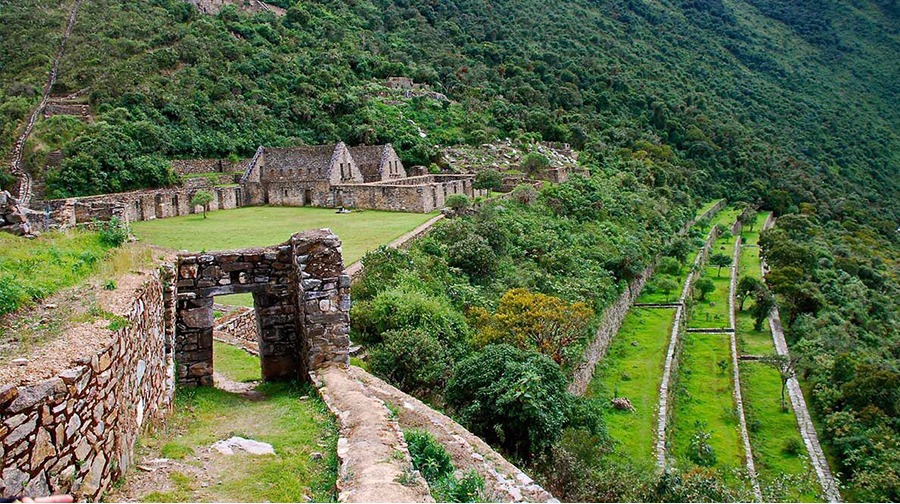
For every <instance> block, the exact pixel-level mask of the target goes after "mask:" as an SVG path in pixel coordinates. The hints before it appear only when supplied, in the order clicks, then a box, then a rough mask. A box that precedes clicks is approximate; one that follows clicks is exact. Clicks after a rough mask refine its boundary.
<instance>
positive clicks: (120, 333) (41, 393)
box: [0, 269, 174, 500]
mask: <svg viewBox="0 0 900 504" xmlns="http://www.w3.org/2000/svg"><path fill="white" fill-rule="evenodd" d="M171 275H172V271H171V269H163V270H160V271H156V272H154V273H153V274H152V275H151V277H150V279H149V280H147V281H146V282H145V283H144V284H143V285H142V286H141V287H140V288H139V289H138V290H137V291H136V292H135V294H134V298H133V301H132V303H131V307H130V309H129V310H128V312H127V313H125V314H123V315H124V318H125V320H126V325H125V327H123V328H121V329H119V330H117V331H115V332H114V333H113V334H112V336H111V338H112V340H111V343H110V344H109V345H108V346H106V347H105V348H104V349H103V350H101V351H100V352H98V353H96V354H94V355H89V356H84V357H82V358H80V359H77V360H76V361H74V366H73V367H71V368H69V369H66V370H65V371H63V372H61V373H59V374H58V375H57V376H55V377H53V378H50V379H48V380H44V381H42V382H38V383H36V384H31V385H22V386H16V385H6V386H3V387H2V388H0V460H2V468H3V469H2V474H0V494H2V495H5V496H19V495H26V496H44V495H50V494H51V493H72V494H74V495H75V496H76V498H78V499H87V500H95V499H97V498H98V497H99V496H100V495H102V494H103V493H104V492H105V491H106V490H107V489H108V488H109V486H110V484H111V483H112V482H113V481H115V480H116V479H117V478H118V477H119V476H120V475H121V474H123V472H124V471H125V470H126V469H127V468H128V467H129V466H130V465H131V463H132V458H133V453H134V452H133V448H134V443H135V440H136V439H137V437H138V435H139V434H140V433H141V432H142V431H143V430H144V429H145V427H146V426H147V425H148V424H149V423H151V422H154V421H158V420H160V419H162V418H164V417H165V416H166V414H167V413H168V412H169V409H170V407H171V404H172V395H173V392H174V374H173V373H174V364H173V360H172V342H173V340H174V323H173V320H174V302H173V294H174V293H173V290H172V289H173V288H174V284H173V283H172V282H171Z"/></svg>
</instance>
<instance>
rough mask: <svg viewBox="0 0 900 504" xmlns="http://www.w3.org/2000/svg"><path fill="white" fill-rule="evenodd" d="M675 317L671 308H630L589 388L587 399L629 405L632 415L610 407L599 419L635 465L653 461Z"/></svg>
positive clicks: (598, 366)
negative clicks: (620, 401) (617, 399)
mask: <svg viewBox="0 0 900 504" xmlns="http://www.w3.org/2000/svg"><path fill="white" fill-rule="evenodd" d="M674 315H675V310H674V309H672V310H670V309H645V308H632V309H631V310H630V311H629V312H628V315H627V316H626V317H625V321H624V322H623V324H622V328H621V329H620V330H619V333H618V334H617V335H616V337H615V339H614V340H613V343H612V345H611V346H610V348H609V353H608V354H607V356H606V357H605V358H604V359H603V360H601V361H600V362H599V363H598V364H597V369H596V371H595V372H594V378H593V379H592V380H591V383H590V384H589V386H588V391H587V395H588V396H589V397H596V398H601V399H603V400H604V402H608V401H609V399H612V398H613V397H625V398H627V399H628V400H629V401H631V404H632V405H633V406H634V408H635V411H633V412H631V411H619V410H615V409H612V408H610V409H608V410H606V412H605V415H604V416H605V420H606V425H607V428H608V430H609V434H610V436H611V437H612V438H613V439H615V440H616V441H617V442H618V449H619V451H620V453H622V454H623V455H625V456H627V457H629V458H630V459H631V460H632V461H633V462H635V463H638V464H641V463H646V464H649V463H650V462H651V460H652V453H653V441H654V439H655V435H656V434H655V433H656V413H657V405H658V402H659V386H660V382H661V381H662V370H663V367H664V365H665V360H666V350H667V347H668V341H669V334H670V333H671V329H672V320H673V318H674ZM633 342H637V345H632V343H633Z"/></svg>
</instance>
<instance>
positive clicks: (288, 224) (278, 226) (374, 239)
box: [133, 207, 436, 264]
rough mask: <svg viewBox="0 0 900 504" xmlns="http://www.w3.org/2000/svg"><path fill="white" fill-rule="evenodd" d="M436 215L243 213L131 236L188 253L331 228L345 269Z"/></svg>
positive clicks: (184, 219) (180, 220)
mask: <svg viewBox="0 0 900 504" xmlns="http://www.w3.org/2000/svg"><path fill="white" fill-rule="evenodd" d="M434 215H436V214H414V213H400V212H380V211H376V210H366V211H360V212H352V213H349V214H336V213H335V211H334V209H330V208H311V207H244V208H237V209H234V210H221V211H217V212H209V213H207V216H208V218H207V219H204V218H203V216H202V215H197V214H194V215H185V216H181V217H173V218H171V219H157V220H150V221H142V222H135V223H134V224H133V232H134V234H135V235H136V236H137V237H138V238H140V239H142V240H144V241H146V242H149V243H152V244H154V245H159V246H161V247H166V248H170V249H175V250H188V251H191V252H200V251H213V250H233V249H241V248H248V247H261V246H268V245H276V244H279V243H282V242H284V241H286V240H287V239H288V238H290V237H291V235H292V234H294V233H297V232H300V231H303V230H306V229H318V228H325V227H327V228H331V230H332V231H334V233H335V234H337V235H338V236H339V237H340V238H341V241H343V249H342V250H343V254H344V263H345V264H351V263H353V262H355V261H357V260H359V259H360V258H361V257H362V256H363V255H365V253H366V252H369V251H370V250H373V249H375V248H377V247H378V246H380V245H385V244H388V243H390V242H391V241H392V240H394V239H396V238H398V237H400V236H402V235H403V234H404V233H407V232H409V231H412V230H413V229H415V228H416V226H419V225H420V224H423V223H424V222H425V221H427V220H428V219H430V218H432V217H434Z"/></svg>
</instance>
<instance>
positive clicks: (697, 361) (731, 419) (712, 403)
mask: <svg viewBox="0 0 900 504" xmlns="http://www.w3.org/2000/svg"><path fill="white" fill-rule="evenodd" d="M729 340H730V337H729V336H728V335H727V334H703V333H686V334H685V335H684V349H683V354H682V358H681V366H680V369H679V384H678V390H677V392H676V394H675V408H674V416H673V418H674V424H673V425H674V427H673V429H672V434H671V437H670V444H671V446H672V447H673V453H674V455H675V457H676V459H677V461H678V463H679V465H680V466H682V467H685V468H687V467H691V466H692V465H693V463H694V462H693V460H692V457H691V455H690V454H691V449H690V444H691V438H692V437H693V436H694V435H695V434H696V433H697V432H698V431H702V432H705V433H708V434H709V436H710V437H709V440H708V441H707V442H708V443H709V445H710V446H711V447H712V449H713V452H714V453H715V455H716V463H715V464H714V467H716V468H718V469H722V470H725V471H727V470H729V469H732V468H743V467H744V460H743V449H742V442H741V436H740V430H739V428H738V419H737V416H736V415H735V411H734V401H733V399H732V392H731V391H732V389H731V387H732V382H731V376H732V373H731V352H730V343H729Z"/></svg>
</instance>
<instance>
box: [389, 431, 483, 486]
mask: <svg viewBox="0 0 900 504" xmlns="http://www.w3.org/2000/svg"><path fill="white" fill-rule="evenodd" d="M403 435H404V436H405V438H406V442H407V444H408V445H409V454H410V456H411V457H412V461H413V467H415V468H416V469H417V470H419V472H421V473H422V476H423V477H424V478H425V480H426V481H427V482H428V485H429V487H430V489H431V494H432V496H433V497H434V498H435V500H436V501H437V502H478V501H479V498H480V497H481V496H482V494H483V493H484V479H483V478H481V477H480V476H479V475H478V473H477V472H475V471H474V470H473V471H469V472H468V473H466V474H465V475H463V477H462V479H457V477H456V475H455V474H454V469H455V468H454V467H453V463H452V461H451V460H450V456H449V455H448V454H447V450H445V449H444V447H443V446H441V445H440V444H439V443H438V442H437V440H436V439H435V438H434V436H432V435H431V434H430V433H428V432H426V431H419V430H412V431H405V432H404V433H403Z"/></svg>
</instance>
